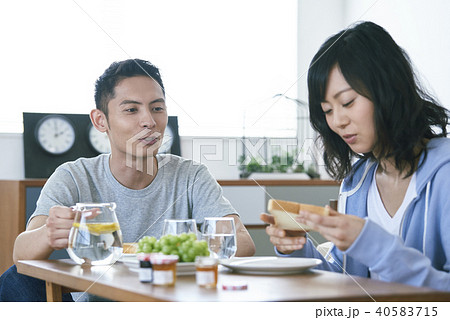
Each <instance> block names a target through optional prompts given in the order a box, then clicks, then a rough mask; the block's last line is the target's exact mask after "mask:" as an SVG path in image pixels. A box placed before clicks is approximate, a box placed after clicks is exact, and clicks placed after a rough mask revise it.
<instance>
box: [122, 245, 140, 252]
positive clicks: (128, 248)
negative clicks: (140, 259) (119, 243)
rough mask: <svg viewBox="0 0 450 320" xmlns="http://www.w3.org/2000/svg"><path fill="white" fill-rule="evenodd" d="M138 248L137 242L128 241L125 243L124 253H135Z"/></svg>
mask: <svg viewBox="0 0 450 320" xmlns="http://www.w3.org/2000/svg"><path fill="white" fill-rule="evenodd" d="M136 250H137V243H135V242H134V243H131V242H126V243H124V244H123V253H124V254H134V253H136Z"/></svg>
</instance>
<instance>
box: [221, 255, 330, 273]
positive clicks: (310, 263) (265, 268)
mask: <svg viewBox="0 0 450 320" xmlns="http://www.w3.org/2000/svg"><path fill="white" fill-rule="evenodd" d="M321 263H322V261H321V260H319V259H313V258H279V257H250V258H232V259H224V260H220V264H221V265H223V266H225V267H227V268H230V269H231V270H233V271H236V272H239V273H250V274H267V275H282V274H295V273H301V272H305V271H306V270H308V269H310V268H313V267H315V266H318V265H319V264H321Z"/></svg>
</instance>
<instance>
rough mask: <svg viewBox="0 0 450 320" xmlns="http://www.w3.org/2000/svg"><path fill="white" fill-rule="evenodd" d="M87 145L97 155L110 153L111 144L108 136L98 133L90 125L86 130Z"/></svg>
mask: <svg viewBox="0 0 450 320" xmlns="http://www.w3.org/2000/svg"><path fill="white" fill-rule="evenodd" d="M88 130H89V132H88V138H89V143H90V145H91V147H92V148H94V150H95V151H97V152H98V153H110V152H111V144H110V143H109V138H108V135H107V134H106V133H105V132H100V131H98V130H97V129H95V127H94V126H93V125H92V124H90V125H89V128H88Z"/></svg>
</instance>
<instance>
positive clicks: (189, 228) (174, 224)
mask: <svg viewBox="0 0 450 320" xmlns="http://www.w3.org/2000/svg"><path fill="white" fill-rule="evenodd" d="M182 233H194V234H195V235H197V223H196V222H195V220H194V219H185V220H175V219H165V220H164V227H163V233H162V235H163V236H165V235H167V234H175V235H178V234H182Z"/></svg>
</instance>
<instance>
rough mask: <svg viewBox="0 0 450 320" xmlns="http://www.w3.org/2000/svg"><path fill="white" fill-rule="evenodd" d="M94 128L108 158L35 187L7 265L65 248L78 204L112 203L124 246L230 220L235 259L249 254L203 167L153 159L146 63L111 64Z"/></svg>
mask: <svg viewBox="0 0 450 320" xmlns="http://www.w3.org/2000/svg"><path fill="white" fill-rule="evenodd" d="M95 103H96V109H94V110H92V111H91V113H90V117H91V121H92V123H93V125H94V126H95V127H96V128H97V129H98V130H99V131H101V132H106V133H107V135H108V138H109V141H110V144H111V154H110V155H109V154H108V155H106V154H105V155H100V156H97V157H95V158H90V159H85V158H81V159H78V160H77V161H74V162H69V163H66V164H63V165H61V166H60V167H59V168H57V169H56V170H55V172H54V173H53V174H52V176H51V177H50V178H49V179H48V181H47V183H46V185H45V186H44V188H43V189H42V192H41V195H40V197H39V200H38V202H37V208H36V211H35V212H34V213H33V215H32V216H31V217H30V220H29V222H28V225H27V229H26V231H25V232H23V233H21V234H20V235H19V236H18V237H17V239H16V242H15V246H14V254H13V258H14V262H15V263H16V262H17V261H18V260H21V259H47V258H48V257H49V256H50V254H51V253H52V252H53V251H54V250H56V249H62V248H67V245H68V236H69V231H70V228H71V226H72V222H73V219H74V216H75V213H74V211H73V210H72V209H70V206H72V205H74V204H75V203H78V202H116V204H117V209H116V214H117V217H118V220H119V224H120V226H121V229H122V234H123V241H124V242H136V241H138V240H139V239H140V238H141V237H143V236H144V235H153V236H155V237H160V236H161V231H162V224H163V222H164V219H167V218H171V219H187V218H193V219H196V221H197V223H202V222H203V218H205V217H207V216H231V217H233V219H234V221H235V224H236V236H237V252H236V256H251V255H253V254H254V252H255V246H254V243H253V240H252V239H251V237H250V235H249V234H248V232H247V230H246V229H245V227H244V225H243V224H242V222H241V221H240V219H239V216H238V215H237V213H236V211H235V210H234V208H233V207H232V206H231V204H230V203H229V202H228V200H226V199H225V198H224V197H223V195H222V190H221V188H220V186H219V185H218V184H217V182H216V181H215V179H214V178H213V177H212V176H211V174H210V173H209V172H208V170H207V168H206V167H205V166H204V165H201V164H196V163H194V162H193V161H191V160H187V159H183V158H181V157H177V156H174V155H158V154H157V152H158V149H159V147H160V146H161V143H162V137H163V135H164V130H165V128H166V125H167V120H168V116H167V108H166V103H165V92H164V86H163V83H162V80H161V77H160V74H159V70H158V69H157V68H156V67H155V66H153V65H152V64H151V63H149V62H148V61H143V60H137V59H136V60H131V59H130V60H125V61H122V62H116V63H113V64H112V65H111V66H110V67H109V68H108V69H107V70H106V71H105V73H104V74H103V75H102V76H101V77H100V78H99V79H98V80H97V82H96V92H95Z"/></svg>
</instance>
